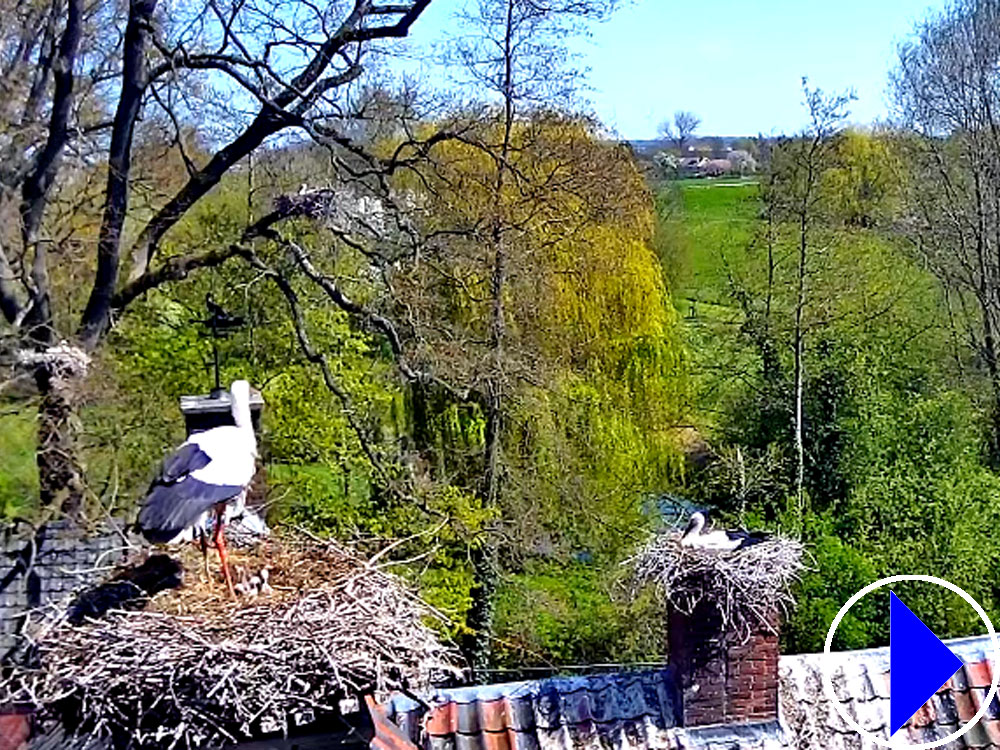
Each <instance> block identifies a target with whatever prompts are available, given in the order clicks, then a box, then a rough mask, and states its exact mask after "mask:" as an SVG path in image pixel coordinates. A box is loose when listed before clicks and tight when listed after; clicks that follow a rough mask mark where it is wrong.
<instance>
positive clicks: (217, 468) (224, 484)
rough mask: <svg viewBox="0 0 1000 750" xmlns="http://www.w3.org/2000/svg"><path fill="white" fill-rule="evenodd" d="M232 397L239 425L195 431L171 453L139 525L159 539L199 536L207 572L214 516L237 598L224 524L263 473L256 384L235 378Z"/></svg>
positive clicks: (218, 545) (230, 584)
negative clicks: (254, 411) (254, 406)
mask: <svg viewBox="0 0 1000 750" xmlns="http://www.w3.org/2000/svg"><path fill="white" fill-rule="evenodd" d="M230 397H231V399H232V411H233V422H234V424H232V425H223V426H221V427H213V428H212V429H211V430H205V431H204V432H198V433H195V434H194V435H192V436H191V437H189V438H188V439H187V441H185V442H184V444H183V445H181V447H180V448H178V449H177V450H176V452H174V453H173V455H171V456H169V457H167V459H166V460H165V461H164V462H163V467H162V469H161V471H160V475H159V476H158V477H157V478H156V479H155V480H154V481H153V484H152V485H151V486H150V488H149V492H148V494H147V495H146V500H145V502H144V503H143V507H142V510H141V511H140V512H139V528H140V530H141V531H142V533H143V535H144V536H145V537H146V538H147V539H148V540H149V541H151V542H156V543H171V542H175V541H180V540H183V539H184V538H186V537H189V536H190V535H191V534H192V532H193V533H195V534H197V535H198V537H199V538H200V540H201V551H202V556H203V559H204V563H205V568H206V570H207V569H208V540H207V529H208V527H209V521H210V520H212V516H213V515H214V525H213V532H212V537H213V542H214V544H215V547H216V549H218V550H219V559H220V560H221V562H222V574H223V576H224V577H225V579H226V585H227V586H228V587H229V593H230V594H232V596H233V597H234V598H235V597H236V591H235V589H234V588H233V578H232V574H231V573H230V571H229V563H228V559H227V553H226V539H225V530H224V527H225V522H226V519H227V516H236V515H240V514H241V513H242V512H243V507H244V504H245V502H246V494H247V489H248V488H249V486H250V483H251V482H252V481H253V477H254V474H256V473H257V464H256V459H257V438H256V436H255V435H254V431H253V423H252V422H251V417H250V384H249V383H248V382H247V381H245V380H237V381H235V382H234V383H233V384H232V386H231V387H230Z"/></svg>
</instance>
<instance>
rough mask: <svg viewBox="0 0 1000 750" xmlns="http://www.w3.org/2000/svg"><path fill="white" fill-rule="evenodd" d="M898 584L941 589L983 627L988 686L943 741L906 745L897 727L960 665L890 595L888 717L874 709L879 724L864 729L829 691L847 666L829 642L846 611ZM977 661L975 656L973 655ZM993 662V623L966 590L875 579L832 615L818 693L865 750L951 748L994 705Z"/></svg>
mask: <svg viewBox="0 0 1000 750" xmlns="http://www.w3.org/2000/svg"><path fill="white" fill-rule="evenodd" d="M904 581H906V582H907V583H909V582H913V583H926V584H931V585H934V586H941V587H942V588H945V589H947V590H948V591H950V592H952V593H953V594H955V595H957V596H959V597H961V598H962V599H964V600H965V601H966V602H967V603H968V605H969V606H970V607H972V609H973V610H975V612H976V614H977V615H979V617H980V618H981V619H982V621H983V625H985V626H986V631H987V633H989V638H990V643H991V645H992V649H991V650H992V652H993V659H992V661H993V665H994V667H993V669H992V673H993V681H992V682H991V683H990V689H989V692H988V693H986V695H985V696H984V697H982V698H977V702H978V703H979V710H978V711H976V714H975V715H974V716H973V717H972V718H971V719H969V720H968V721H966V722H965V724H963V725H962V726H961V727H959V728H958V729H956V730H955V731H954V732H952V733H951V734H949V735H947V736H946V737H940V736H938V737H936V738H935V739H933V740H931V741H929V742H923V743H917V744H908V743H907V742H906V738H905V737H904V736H903V733H900V732H899V729H900V728H901V727H902V726H903V724H905V723H906V722H907V720H908V719H909V718H910V717H911V716H912V715H913V714H914V713H916V712H917V711H918V710H919V709H920V707H921V706H922V705H923V704H924V703H926V702H927V701H928V699H930V697H931V696H932V695H934V693H935V692H936V691H937V690H938V689H939V688H940V687H941V686H942V685H944V683H945V682H947V681H948V678H950V677H951V676H952V675H953V674H954V673H955V671H956V670H957V669H958V668H959V667H960V666H962V662H961V660H960V659H959V658H958V656H956V655H955V654H954V653H952V651H951V650H950V649H949V648H948V647H947V646H945V645H944V644H943V643H942V642H941V641H940V640H939V639H938V637H937V636H936V635H934V634H933V633H932V632H931V631H930V629H929V628H928V627H927V626H926V625H924V624H923V623H922V622H920V618H918V617H917V616H916V615H914V614H913V613H912V612H911V611H910V610H909V609H907V608H906V605H904V604H903V603H902V602H901V601H900V600H899V599H898V598H897V597H896V596H895V595H894V594H893V595H891V596H890V598H889V602H890V604H889V617H890V622H889V637H890V644H889V670H890V671H889V701H888V702H889V706H888V708H889V711H888V713H889V715H888V716H885V715H884V714H883V713H882V710H881V709H880V710H879V711H878V713H879V718H880V719H881V720H882V721H883V722H884V723H883V724H882V725H881V727H879V728H878V729H877V730H875V731H872V729H871V726H870V725H869V727H868V728H866V727H863V726H861V724H860V723H859V717H858V716H857V715H856V714H854V712H849V711H848V710H847V709H848V705H847V703H845V702H844V701H843V700H842V699H841V697H840V696H838V694H837V690H836V688H835V687H834V678H835V677H838V675H839V679H846V678H847V674H848V672H849V671H850V669H851V668H852V667H851V665H852V664H853V659H852V657H851V656H850V654H849V653H847V654H838V653H834V651H833V639H834V636H835V635H836V633H837V628H838V627H839V626H840V623H841V622H843V620H844V617H846V616H847V614H848V612H850V611H851V607H853V606H854V605H855V604H857V603H858V602H859V601H861V600H862V599H863V598H864V597H866V596H868V595H869V594H871V593H872V592H874V591H878V590H879V589H881V588H886V587H891V586H892V585H893V584H896V583H902V582H904ZM956 648H959V646H956ZM959 653H961V651H959ZM977 658H980V657H979V656H978V655H977ZM998 664H1000V638H997V633H996V631H995V630H994V629H993V623H992V622H990V618H989V616H988V615H987V614H986V610H984V609H983V608H982V606H981V605H980V604H979V602H977V601H976V600H975V599H973V598H972V597H971V596H970V595H969V593H968V592H967V591H965V590H964V589H962V588H960V587H958V586H956V585H955V584H954V583H951V582H950V581H946V580H944V579H943V578H936V577H934V576H929V575H923V574H918V573H912V574H902V575H895V576H889V577H888V578H881V579H879V580H877V581H875V582H874V583H870V584H868V585H867V586H865V587H864V588H863V589H861V590H860V591H858V592H857V593H856V594H854V595H853V596H852V597H851V598H850V599H848V600H847V601H846V602H845V603H844V606H843V607H841V608H840V611H839V612H837V616H836V617H834V618H833V622H831V623H830V629H829V630H828V631H827V633H826V641H825V642H824V644H823V668H822V675H821V680H822V683H823V693H824V694H825V696H826V699H827V700H828V701H829V702H830V706H832V707H833V709H834V710H835V711H836V712H837V715H838V716H840V718H841V719H842V720H843V722H844V724H845V725H847V726H848V727H850V728H851V729H853V730H854V731H855V732H857V733H858V734H859V735H861V737H862V738H863V740H864V744H865V747H888V748H891V749H898V748H900V747H909V748H913V750H934V748H939V747H945V746H948V747H957V746H958V745H953V744H952V743H956V742H957V741H958V740H959V739H961V738H962V737H964V736H965V735H966V734H967V733H968V732H969V731H971V730H972V728H973V727H975V726H976V724H978V723H979V722H980V721H981V720H982V719H983V718H984V717H985V716H986V713H987V711H988V710H989V708H990V706H992V705H994V702H993V701H994V698H996V697H997V695H998V690H1000V669H998V668H997V667H996V665H998ZM886 720H888V721H886Z"/></svg>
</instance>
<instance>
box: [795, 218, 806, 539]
mask: <svg viewBox="0 0 1000 750" xmlns="http://www.w3.org/2000/svg"><path fill="white" fill-rule="evenodd" d="M799 231H800V235H799V268H798V298H797V299H796V303H795V496H796V500H797V501H798V504H799V514H800V519H799V520H802V518H801V516H803V515H804V514H805V479H806V477H805V474H806V451H805V436H804V434H803V433H804V429H803V424H802V422H803V411H804V410H803V400H804V397H805V385H804V380H805V363H804V362H803V359H804V357H805V331H804V330H803V326H802V321H803V314H804V312H805V307H806V256H807V251H808V220H807V217H806V214H805V210H803V214H802V216H801V224H800V226H799Z"/></svg>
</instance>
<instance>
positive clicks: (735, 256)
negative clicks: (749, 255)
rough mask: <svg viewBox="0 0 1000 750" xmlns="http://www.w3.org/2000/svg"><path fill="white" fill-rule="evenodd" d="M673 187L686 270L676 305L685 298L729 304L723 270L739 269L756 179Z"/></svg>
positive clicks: (750, 228)
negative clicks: (676, 193)
mask: <svg viewBox="0 0 1000 750" xmlns="http://www.w3.org/2000/svg"><path fill="white" fill-rule="evenodd" d="M678 189H679V191H680V197H681V206H682V210H681V213H680V215H679V216H678V217H677V218H676V219H672V220H675V221H680V222H681V223H682V224H683V229H682V231H683V233H684V240H685V243H686V246H687V254H688V257H687V264H688V274H687V279H686V280H685V281H686V283H684V284H683V285H682V286H680V287H679V288H678V289H676V290H675V298H676V299H677V302H678V304H680V303H682V302H683V301H685V300H686V301H687V302H688V303H692V302H693V303H694V304H695V306H696V308H699V307H700V306H701V305H703V304H707V305H710V306H712V305H719V304H722V305H725V306H728V305H729V281H728V272H729V270H730V269H731V270H733V271H739V264H740V263H741V262H742V260H743V257H744V253H743V250H744V249H745V248H746V247H747V245H748V244H749V243H750V242H751V240H752V239H753V232H754V229H755V227H756V221H757V216H758V202H757V191H758V187H757V184H756V183H753V182H742V183H730V182H726V183H719V182H706V181H704V180H698V181H686V182H683V183H681V184H680V185H678ZM682 309H683V308H682ZM686 312H687V310H685V313H686ZM698 312H699V313H700V312H701V310H700V309H699V310H698Z"/></svg>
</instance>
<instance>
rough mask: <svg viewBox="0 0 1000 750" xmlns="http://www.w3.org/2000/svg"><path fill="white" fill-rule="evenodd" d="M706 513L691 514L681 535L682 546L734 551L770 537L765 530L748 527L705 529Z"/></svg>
mask: <svg viewBox="0 0 1000 750" xmlns="http://www.w3.org/2000/svg"><path fill="white" fill-rule="evenodd" d="M705 523H706V519H705V514H704V513H702V512H701V511H698V512H696V513H692V514H691V520H690V521H688V525H687V528H686V529H684V533H683V534H682V535H681V546H682V547H700V548H702V549H712V550H720V551H734V550H738V549H743V548H744V547H749V546H751V545H753V544H759V543H760V542H763V541H764V540H766V539H768V538H770V536H771V535H770V534H768V533H767V532H764V531H747V530H746V529H726V530H725V531H722V530H717V531H708V532H706V531H705Z"/></svg>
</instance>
